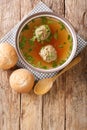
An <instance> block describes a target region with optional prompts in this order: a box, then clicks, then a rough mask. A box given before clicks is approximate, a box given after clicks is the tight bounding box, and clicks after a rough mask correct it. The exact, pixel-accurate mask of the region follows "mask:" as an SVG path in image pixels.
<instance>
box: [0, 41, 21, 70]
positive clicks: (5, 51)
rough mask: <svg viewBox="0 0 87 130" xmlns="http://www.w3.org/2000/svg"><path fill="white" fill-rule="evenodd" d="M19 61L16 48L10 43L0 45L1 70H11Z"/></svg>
mask: <svg viewBox="0 0 87 130" xmlns="http://www.w3.org/2000/svg"><path fill="white" fill-rule="evenodd" d="M17 61H18V56H17V53H16V50H15V48H14V47H13V46H12V45H10V44H9V43H2V44H0V69H4V70H6V69H10V68H12V67H13V66H14V65H15V64H16V63H17Z"/></svg>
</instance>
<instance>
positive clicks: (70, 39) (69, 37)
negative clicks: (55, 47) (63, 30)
mask: <svg viewBox="0 0 87 130" xmlns="http://www.w3.org/2000/svg"><path fill="white" fill-rule="evenodd" d="M68 41H69V42H73V39H72V37H71V35H69V34H68Z"/></svg>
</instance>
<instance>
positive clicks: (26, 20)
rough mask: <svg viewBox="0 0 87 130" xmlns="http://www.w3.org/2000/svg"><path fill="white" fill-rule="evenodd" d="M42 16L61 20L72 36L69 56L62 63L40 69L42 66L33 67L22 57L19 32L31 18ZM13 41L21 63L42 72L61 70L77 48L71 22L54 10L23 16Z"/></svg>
mask: <svg viewBox="0 0 87 130" xmlns="http://www.w3.org/2000/svg"><path fill="white" fill-rule="evenodd" d="M42 16H48V17H52V18H54V19H57V20H59V21H61V22H62V23H63V24H64V25H65V26H66V27H67V28H68V30H69V32H70V34H71V36H72V38H73V49H72V51H71V54H70V56H69V58H68V59H67V60H66V61H65V62H64V64H62V65H60V66H57V67H55V68H50V69H42V68H37V67H34V66H33V65H31V64H30V63H28V62H27V61H26V60H25V58H24V57H23V55H22V53H21V51H20V48H19V42H18V39H19V36H20V33H21V31H22V29H23V27H24V26H25V25H26V24H27V23H28V22H30V21H31V20H33V19H35V18H38V17H42ZM15 43H16V50H17V54H18V56H19V57H20V59H21V61H22V62H23V64H25V65H27V67H30V68H31V69H32V70H35V71H38V72H42V73H49V72H56V71H60V70H62V69H63V68H64V67H66V66H67V65H68V64H69V63H70V62H71V61H72V59H73V58H74V56H75V53H76V49H77V37H76V32H75V30H74V27H73V26H72V24H71V23H70V22H69V21H68V20H67V19H66V18H64V17H62V16H60V15H58V14H56V13H54V12H39V13H35V14H32V15H31V16H28V17H27V18H25V19H24V20H23V21H22V22H21V24H20V25H19V27H18V29H17V32H16V37H15Z"/></svg>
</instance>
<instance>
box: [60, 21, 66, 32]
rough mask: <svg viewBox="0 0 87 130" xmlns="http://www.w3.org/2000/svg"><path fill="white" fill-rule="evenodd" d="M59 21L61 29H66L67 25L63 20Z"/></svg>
mask: <svg viewBox="0 0 87 130" xmlns="http://www.w3.org/2000/svg"><path fill="white" fill-rule="evenodd" d="M58 23H59V24H60V25H61V28H60V30H64V29H66V28H65V25H64V24H63V23H62V22H61V21H59V22H58Z"/></svg>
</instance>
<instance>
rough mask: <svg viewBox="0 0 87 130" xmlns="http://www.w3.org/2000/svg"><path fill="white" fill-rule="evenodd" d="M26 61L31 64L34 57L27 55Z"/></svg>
mask: <svg viewBox="0 0 87 130" xmlns="http://www.w3.org/2000/svg"><path fill="white" fill-rule="evenodd" d="M27 61H28V62H29V63H31V64H32V63H33V62H34V58H33V57H32V56H30V55H28V57H27Z"/></svg>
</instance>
